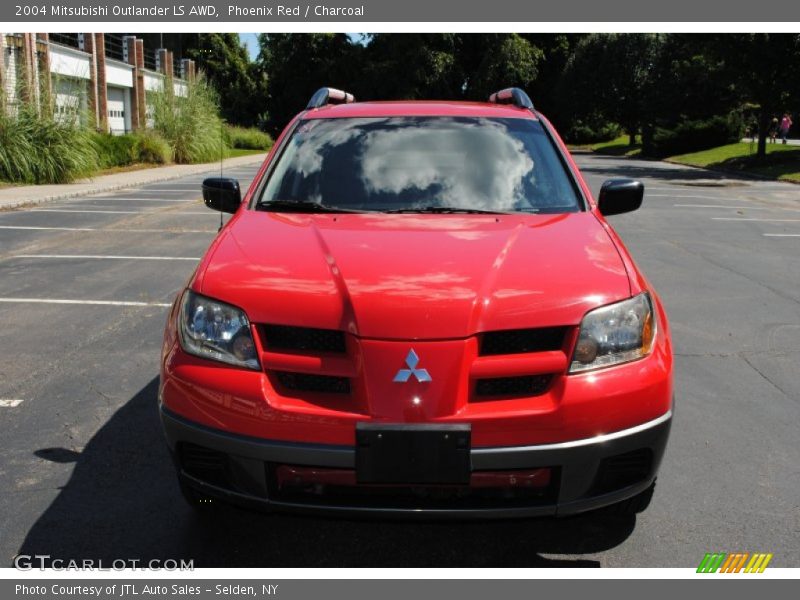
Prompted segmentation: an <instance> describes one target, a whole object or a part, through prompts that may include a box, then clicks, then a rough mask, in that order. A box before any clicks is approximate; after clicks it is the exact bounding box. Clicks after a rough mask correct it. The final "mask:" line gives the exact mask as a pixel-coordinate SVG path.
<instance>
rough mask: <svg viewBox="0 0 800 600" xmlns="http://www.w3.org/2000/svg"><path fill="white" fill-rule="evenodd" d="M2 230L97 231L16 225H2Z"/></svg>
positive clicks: (78, 228) (82, 228)
mask: <svg viewBox="0 0 800 600" xmlns="http://www.w3.org/2000/svg"><path fill="white" fill-rule="evenodd" d="M0 229H42V230H47V231H96V230H95V229H89V228H88V227H30V226H28V227H25V226H22V225H20V226H16V225H0Z"/></svg>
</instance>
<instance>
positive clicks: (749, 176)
mask: <svg viewBox="0 0 800 600" xmlns="http://www.w3.org/2000/svg"><path fill="white" fill-rule="evenodd" d="M571 153H572V154H594V155H596V156H610V157H613V158H625V159H628V160H642V161H649V162H663V163H667V164H670V165H677V166H679V167H686V168H687V169H695V170H696V171H708V172H710V173H719V174H721V175H728V176H729V177H730V178H731V179H744V180H748V179H749V180H753V181H774V182H775V183H788V184H791V185H800V181H793V180H791V179H776V178H775V177H768V176H766V175H759V174H758V173H742V172H741V171H735V170H732V169H715V168H712V167H698V166H697V165H689V164H686V163H682V162H678V161H676V160H670V159H668V158H650V157H648V156H625V155H624V154H604V153H602V152H595V151H588V152H574V151H571Z"/></svg>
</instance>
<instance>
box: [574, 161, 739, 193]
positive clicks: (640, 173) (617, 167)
mask: <svg viewBox="0 0 800 600" xmlns="http://www.w3.org/2000/svg"><path fill="white" fill-rule="evenodd" d="M620 162H621V161H616V164H614V165H611V164H608V163H603V164H602V165H598V166H592V165H591V164H584V165H582V166H581V173H583V174H584V176H586V175H589V174H598V175H602V176H604V177H606V178H611V177H630V178H632V179H638V178H647V177H652V178H654V179H662V180H665V181H666V182H668V183H672V184H674V185H676V186H679V185H682V184H683V185H687V186H693V187H694V186H700V185H702V184H701V183H699V182H700V180H702V181H705V182H709V183H710V185H711V186H714V187H717V186H722V185H723V184H722V180H726V181H728V182H731V181H735V182H736V183H734V184H733V185H738V184H739V183H742V184H745V183H747V182H753V181H755V179H754V178H752V177H747V176H746V175H739V174H737V173H732V172H724V173H723V172H720V171H709V170H707V169H699V168H691V167H685V168H680V167H665V166H664V165H665V164H667V163H663V162H655V163H654V164H653V166H648V165H647V163H646V162H645V161H643V160H637V161H636V162H633V161H631V164H626V163H625V162H622V164H619V163H620ZM657 165H658V166H657ZM715 184H716V185H715ZM728 185H730V183H729V184H728ZM645 193H646V188H645Z"/></svg>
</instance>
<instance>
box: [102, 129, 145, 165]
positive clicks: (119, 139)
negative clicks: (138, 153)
mask: <svg viewBox="0 0 800 600" xmlns="http://www.w3.org/2000/svg"><path fill="white" fill-rule="evenodd" d="M135 143H136V140H135V138H134V136H133V135H130V134H126V135H110V134H107V133H97V134H95V135H94V144H95V147H96V148H97V157H98V160H97V164H98V166H99V167H100V168H101V169H110V168H113V167H125V166H127V165H129V164H131V163H133V162H135V161H134V152H133V146H134V144H135Z"/></svg>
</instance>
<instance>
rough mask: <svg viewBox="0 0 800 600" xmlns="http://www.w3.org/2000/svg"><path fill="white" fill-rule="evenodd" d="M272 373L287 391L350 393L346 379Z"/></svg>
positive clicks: (282, 372) (329, 376) (283, 372)
mask: <svg viewBox="0 0 800 600" xmlns="http://www.w3.org/2000/svg"><path fill="white" fill-rule="evenodd" d="M273 373H274V374H275V377H276V378H277V379H278V383H280V384H281V386H283V387H284V388H285V389H287V390H293V391H298V392H320V393H324V394H349V393H350V380H349V379H348V378H347V377H333V376H331V375H310V374H308V373H291V372H289V371H273Z"/></svg>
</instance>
